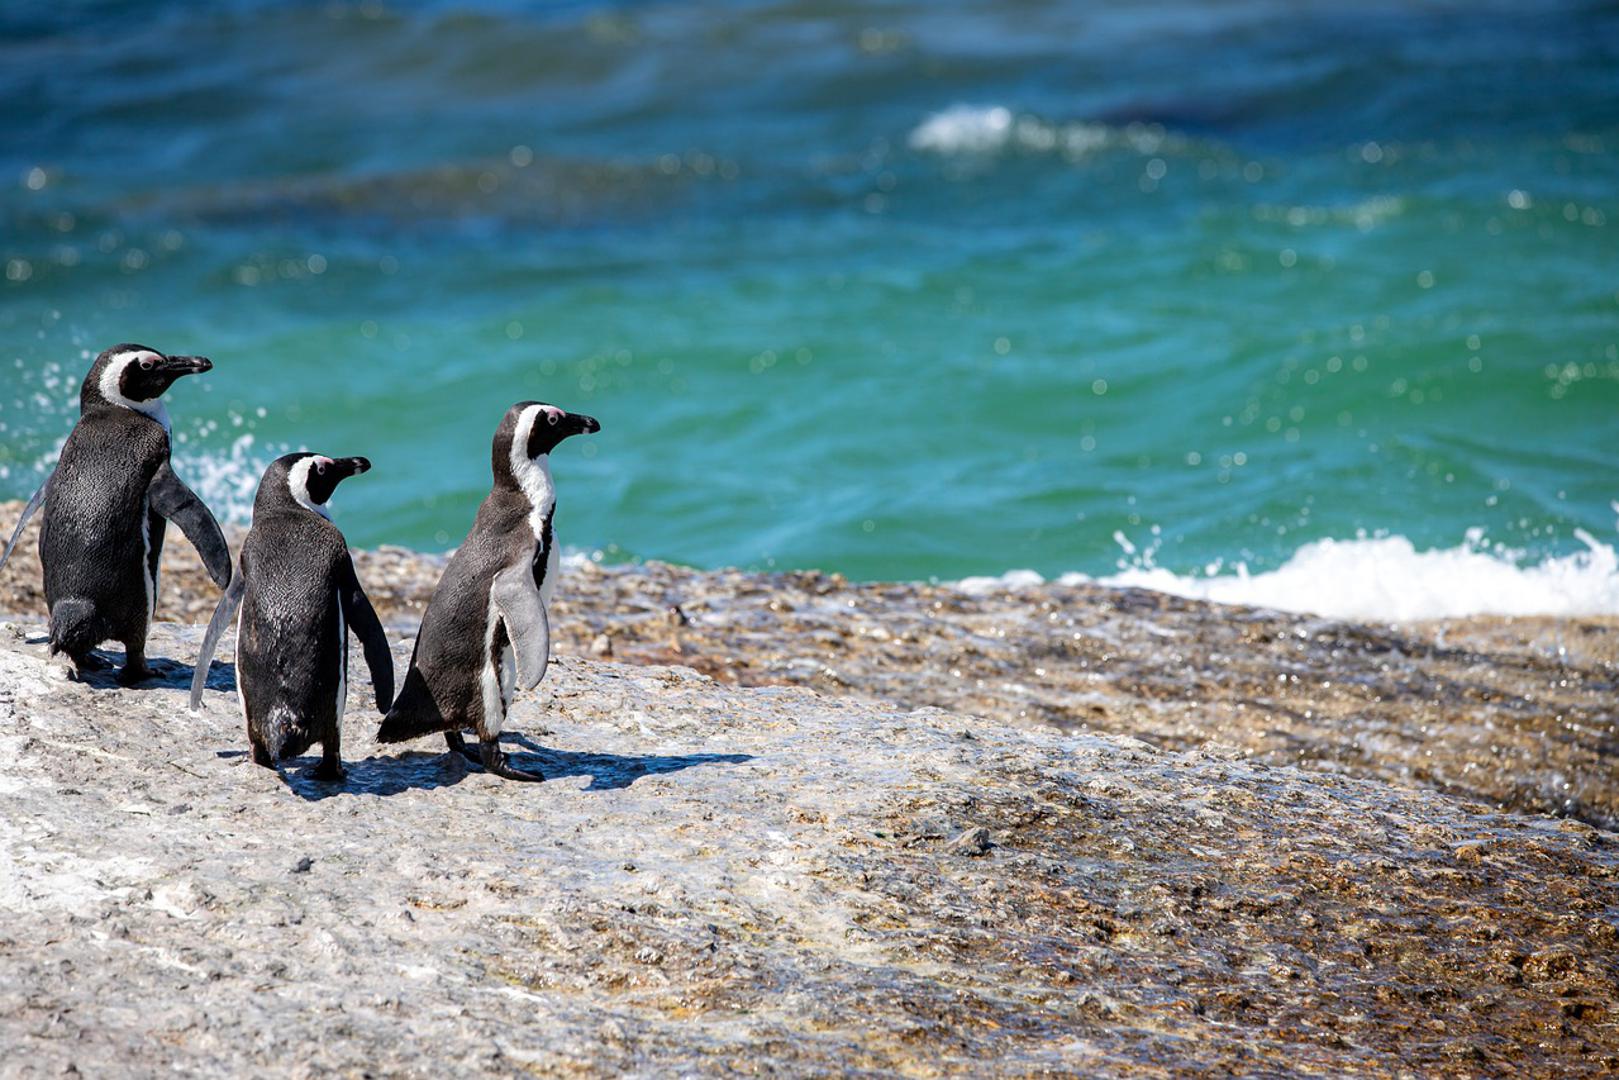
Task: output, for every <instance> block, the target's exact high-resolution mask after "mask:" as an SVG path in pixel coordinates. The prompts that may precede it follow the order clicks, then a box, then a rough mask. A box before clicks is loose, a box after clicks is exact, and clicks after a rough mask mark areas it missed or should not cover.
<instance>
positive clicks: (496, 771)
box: [478, 739, 545, 784]
mask: <svg viewBox="0 0 1619 1080" xmlns="http://www.w3.org/2000/svg"><path fill="white" fill-rule="evenodd" d="M478 746H479V749H480V750H482V751H483V755H482V756H483V762H482V764H483V768H484V771H485V772H487V773H489V774H491V775H493V776H499V777H501V778H503V779H506V780H523V781H527V782H528V783H531V784H539V783H543V782H544V781H545V777H544V776H543V775H542V774H540V773H537V772H528V771H527V770H524V769H519V768H517V767H516V766H514V765H512V764H510V763H509V762H508V761H507V760H506V754H505V753H504V752H503V751H502V750H501V749H500V746H499V744H498V743H496V742H495V740H493V739H486V740H484V741H482V742H480V743H479V744H478Z"/></svg>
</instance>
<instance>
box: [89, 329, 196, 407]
mask: <svg viewBox="0 0 1619 1080" xmlns="http://www.w3.org/2000/svg"><path fill="white" fill-rule="evenodd" d="M213 366H214V365H213V362H212V361H210V360H208V359H206V358H204V357H201V356H165V355H163V354H162V353H160V352H158V351H157V350H156V349H148V348H147V347H146V346H144V345H133V344H128V343H126V344H123V345H114V346H113V347H112V348H110V349H108V350H107V351H106V352H104V353H102V354H101V355H100V356H98V357H96V362H95V363H94V364H92V365H91V366H90V373H89V374H88V375H86V376H85V377H84V386H83V387H82V388H81V389H80V390H79V404H80V406H81V408H85V409H88V408H92V407H94V406H96V405H102V404H107V405H118V406H122V407H123V408H126V409H133V410H135V411H136V412H138V413H144V414H146V415H147V416H150V417H151V418H152V419H154V420H157V421H158V422H159V423H163V424H164V426H165V427H167V426H168V425H167V423H165V421H166V420H167V419H168V418H167V415H166V414H165V413H163V411H162V403H161V402H159V401H158V398H160V397H162V396H163V394H164V392H165V391H167V390H168V388H169V387H171V386H173V385H174V383H175V380H177V379H180V378H183V377H185V376H187V375H198V374H201V373H202V372H204V371H209V370H211V369H212V368H213Z"/></svg>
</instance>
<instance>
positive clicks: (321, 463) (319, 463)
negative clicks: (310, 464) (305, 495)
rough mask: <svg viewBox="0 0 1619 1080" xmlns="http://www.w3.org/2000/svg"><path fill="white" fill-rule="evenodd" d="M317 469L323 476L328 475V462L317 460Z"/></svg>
mask: <svg viewBox="0 0 1619 1080" xmlns="http://www.w3.org/2000/svg"><path fill="white" fill-rule="evenodd" d="M315 471H316V472H318V473H320V474H321V475H322V476H325V475H326V463H325V462H324V461H317V462H315Z"/></svg>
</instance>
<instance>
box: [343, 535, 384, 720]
mask: <svg viewBox="0 0 1619 1080" xmlns="http://www.w3.org/2000/svg"><path fill="white" fill-rule="evenodd" d="M340 572H341V573H342V575H343V587H342V588H341V589H340V590H338V594H337V595H338V599H339V600H340V601H341V603H342V605H343V621H344V622H346V623H347V624H348V628H349V629H350V630H352V631H353V632H354V636H355V637H357V638H359V639H360V644H361V645H363V646H364V647H365V666H366V667H368V668H370V669H371V685H372V686H374V687H375V688H376V691H377V711H378V712H379V713H382V714H384V715H387V712H388V707H389V706H391V705H392V704H393V700H394V656H393V650H392V649H391V648H389V647H388V635H387V633H386V632H385V631H384V630H383V629H382V620H381V619H379V618H377V612H376V609H375V608H373V607H372V606H371V599H370V598H369V597H368V596H366V595H365V588H364V587H363V586H362V585H361V584H360V575H359V574H357V573H355V571H354V560H353V558H345V559H344V560H343V566H342V568H341V570H340ZM347 647H348V643H347V642H345V643H344V644H343V648H347Z"/></svg>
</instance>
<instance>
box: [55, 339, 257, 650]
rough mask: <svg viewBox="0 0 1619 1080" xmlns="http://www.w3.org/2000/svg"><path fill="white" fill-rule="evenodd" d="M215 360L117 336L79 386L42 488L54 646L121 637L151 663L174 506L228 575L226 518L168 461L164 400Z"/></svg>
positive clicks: (219, 578)
mask: <svg viewBox="0 0 1619 1080" xmlns="http://www.w3.org/2000/svg"><path fill="white" fill-rule="evenodd" d="M212 366H213V365H212V364H211V363H209V361H207V360H205V359H202V358H200V357H189V356H164V355H162V354H161V353H158V352H156V351H155V350H152V349H148V348H145V347H144V346H140V345H133V344H124V345H116V346H114V347H113V348H111V349H108V350H107V351H105V352H103V353H102V354H101V355H100V356H99V357H97V358H96V361H95V363H94V364H92V365H91V368H90V371H89V373H88V374H87V375H86V376H85V379H84V383H83V385H82V386H81V387H80V390H79V406H80V418H79V422H78V424H76V425H75V426H74V429H73V431H72V432H71V433H70V434H69V436H68V438H67V441H66V443H65V444H64V445H63V447H62V454H61V458H60V460H59V462H58V464H57V466H56V469H55V470H54V472H53V473H52V475H51V478H50V480H49V481H47V484H46V487H45V489H44V493H43V494H44V507H45V516H44V521H43V523H42V528H41V531H40V561H41V563H42V564H43V566H44V572H45V596H46V603H47V605H48V606H49V608H50V611H51V644H52V650H53V651H54V652H65V653H68V654H69V655H70V656H72V657H73V658H74V659H75V660H76V661H80V660H83V659H84V658H85V657H86V656H87V654H88V651H89V650H90V649H91V648H93V647H94V646H96V645H97V644H99V643H100V642H101V641H102V640H105V639H107V638H117V639H120V640H122V641H123V642H124V643H125V645H126V647H127V649H128V658H127V664H126V669H125V673H126V674H129V675H139V674H141V673H142V672H144V669H145V663H144V653H143V650H144V644H145V636H146V629H147V624H148V623H149V621H150V619H151V616H152V611H153V607H154V605H155V603H156V591H157V570H158V563H159V559H160V558H161V555H162V550H163V540H164V535H165V530H166V522H165V514H167V515H169V516H172V517H174V518H175V519H176V520H177V521H180V522H181V524H182V527H184V528H185V529H186V531H187V534H188V535H189V536H191V537H192V539H193V542H195V543H197V545H198V548H199V550H200V551H201V552H202V553H203V556H204V561H205V563H206V564H207V566H208V569H209V571H210V573H211V574H212V575H213V576H214V579H215V581H216V582H217V583H219V584H221V585H223V584H224V583H225V581H228V580H229V574H230V554H229V549H228V548H227V547H226V546H225V541H224V536H223V534H222V533H221V532H220V530H219V525H218V523H217V522H215V521H214V519H213V516H212V515H211V514H209V513H208V510H207V508H206V507H205V506H203V505H202V503H201V502H200V501H199V500H198V499H197V498H196V496H195V495H194V494H193V493H192V492H191V491H190V489H189V488H187V487H186V486H185V485H184V484H183V483H181V482H180V481H179V479H178V477H176V476H175V475H174V473H173V471H172V470H171V469H170V468H169V430H168V429H169V421H168V412H167V410H166V409H165V407H164V405H163V403H162V401H161V400H160V397H161V395H162V394H163V393H164V392H165V391H166V390H167V389H168V388H169V387H170V386H171V385H173V383H174V382H175V381H176V380H177V379H179V378H181V377H183V376H185V375H190V374H196V373H200V372H204V371H208V370H209V369H211V368H212Z"/></svg>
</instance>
